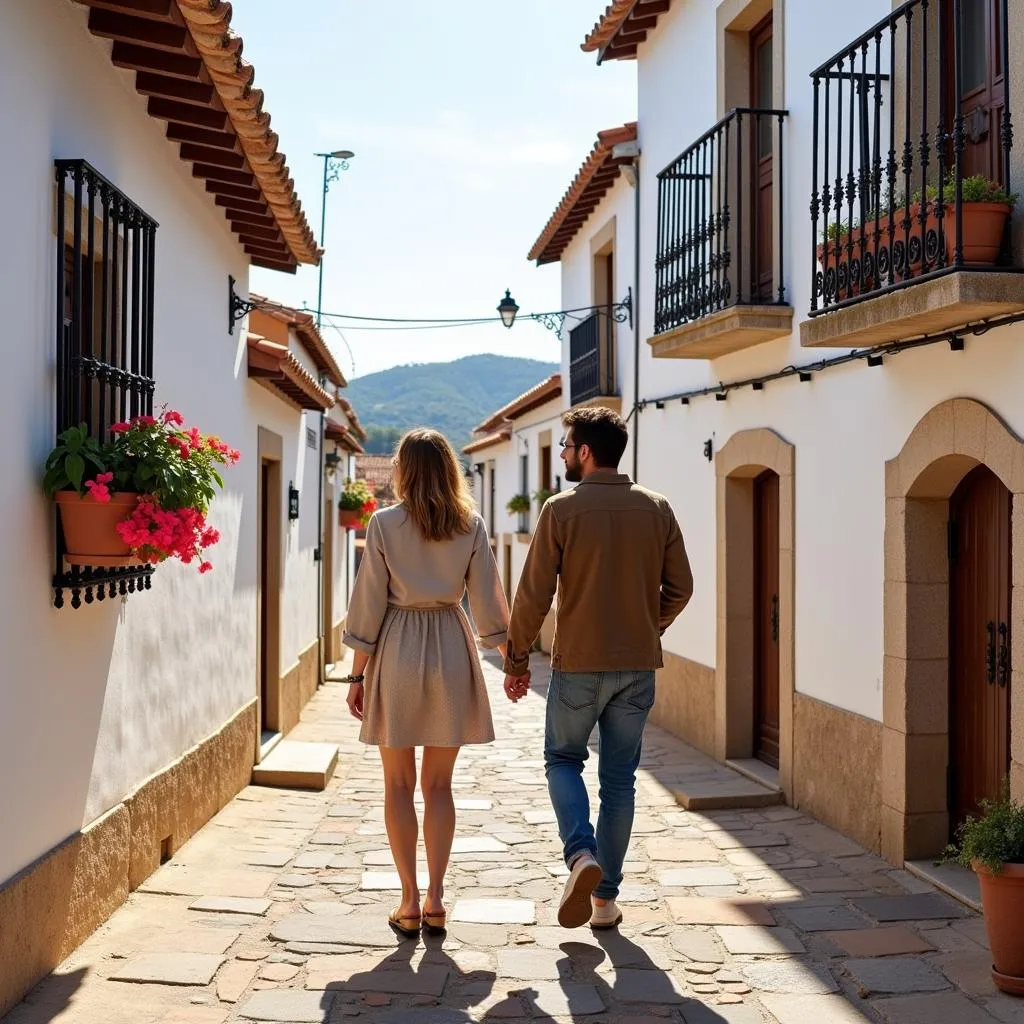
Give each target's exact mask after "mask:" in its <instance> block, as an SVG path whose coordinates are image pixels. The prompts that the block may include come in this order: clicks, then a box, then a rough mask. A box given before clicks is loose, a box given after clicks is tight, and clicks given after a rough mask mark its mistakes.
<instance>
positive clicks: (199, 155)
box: [181, 142, 245, 184]
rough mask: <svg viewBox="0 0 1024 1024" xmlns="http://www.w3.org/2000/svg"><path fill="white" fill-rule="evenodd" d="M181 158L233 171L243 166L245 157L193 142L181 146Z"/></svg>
mask: <svg viewBox="0 0 1024 1024" xmlns="http://www.w3.org/2000/svg"><path fill="white" fill-rule="evenodd" d="M181 158H182V160H192V161H194V162H196V163H202V164H211V165H213V166H214V167H230V168H231V169H232V170H235V171H237V170H240V169H241V168H242V167H244V166H245V157H244V156H243V155H242V154H241V153H232V152H231V151H230V150H227V149H213V148H212V147H211V146H200V145H198V144H196V143H195V142H183V143H182V144H181ZM227 180H228V181H230V180H231V179H230V178H228V179H227ZM241 184H244V183H241Z"/></svg>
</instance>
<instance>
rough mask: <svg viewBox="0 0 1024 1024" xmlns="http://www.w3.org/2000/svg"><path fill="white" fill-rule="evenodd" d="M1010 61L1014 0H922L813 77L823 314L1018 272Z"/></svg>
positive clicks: (818, 300)
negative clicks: (934, 285) (964, 277)
mask: <svg viewBox="0 0 1024 1024" xmlns="http://www.w3.org/2000/svg"><path fill="white" fill-rule="evenodd" d="M1008 59H1009V58H1008V35H1007V3H1006V0H909V2H907V3H904V4H902V5H901V6H899V7H897V8H896V9H895V10H894V11H893V12H892V13H891V14H890V15H888V16H887V17H885V18H883V19H882V20H881V21H880V22H878V24H876V25H875V26H874V27H872V28H871V29H869V30H868V31H867V32H865V33H864V34H863V35H861V36H859V37H858V38H857V39H855V40H854V41H853V42H852V43H851V44H850V45H849V46H847V47H846V48H844V49H843V50H841V51H840V52H839V53H838V54H836V55H835V56H834V57H833V58H832V59H831V60H829V61H827V62H826V63H825V64H823V65H822V66H821V67H819V68H818V69H817V70H816V71H814V72H813V73H812V75H811V78H812V81H813V89H814V127H813V154H814V155H813V160H814V163H813V179H812V198H811V221H812V224H813V254H812V262H811V265H812V267H813V268H814V270H813V279H812V297H811V315H812V316H815V315H818V314H821V313H828V312H831V311H833V310H836V309H839V308H841V307H844V306H848V305H852V304H855V303H858V302H860V301H861V300H863V299H865V298H871V297H876V296H879V295H881V294H884V293H886V292H890V291H894V290H898V289H904V288H906V287H908V286H910V285H914V284H918V283H921V282H924V281H926V280H929V279H932V278H936V277H939V276H942V275H946V274H950V273H953V272H955V271H960V270H964V269H970V270H971V271H985V270H988V271H992V270H998V269H1003V270H1005V269H1006V267H1007V265H1008V264H1009V262H1010V251H1009V231H1008V227H1007V225H1008V219H1009V216H1008V215H1009V212H1010V204H1009V202H1008V200H1009V197H1008V196H1007V194H1006V189H1007V187H1008V183H1009V181H1010V147H1011V144H1012V129H1011V120H1010V106H1009V91H1008V84H1009V83H1008V76H1007V74H1006V68H1007V65H1008ZM950 318H951V319H952V320H956V319H957V314H956V313H955V312H951V313H950ZM842 340H843V339H842V338H838V339H837V340H835V341H832V342H829V341H821V342H808V341H806V340H805V342H804V343H805V344H808V343H822V344H829V343H832V344H838V343H840V342H841V341H842Z"/></svg>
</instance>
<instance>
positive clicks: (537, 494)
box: [533, 487, 558, 509]
mask: <svg viewBox="0 0 1024 1024" xmlns="http://www.w3.org/2000/svg"><path fill="white" fill-rule="evenodd" d="M557 493H558V492H557V491H552V490H549V489H548V488H547V487H542V488H541V489H540V490H539V491H534V493H533V500H534V501H535V502H537V508H538V509H542V508H543V507H544V503H545V502H546V501H547V500H548V498H551V497H554V495H556V494H557Z"/></svg>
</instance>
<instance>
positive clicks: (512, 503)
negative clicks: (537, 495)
mask: <svg viewBox="0 0 1024 1024" xmlns="http://www.w3.org/2000/svg"><path fill="white" fill-rule="evenodd" d="M505 508H506V509H508V511H509V514H510V515H516V514H518V513H520V512H529V511H530V496H529V495H528V494H514V495H513V496H512V497H511V498H509V500H508V504H507V505H506V506H505Z"/></svg>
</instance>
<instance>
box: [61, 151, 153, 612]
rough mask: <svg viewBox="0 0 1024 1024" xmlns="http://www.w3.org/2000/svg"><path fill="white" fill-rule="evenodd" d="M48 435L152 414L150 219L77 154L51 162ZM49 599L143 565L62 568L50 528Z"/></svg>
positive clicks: (127, 579) (106, 431)
mask: <svg viewBox="0 0 1024 1024" xmlns="http://www.w3.org/2000/svg"><path fill="white" fill-rule="evenodd" d="M56 178H57V239H56V242H57V244H56V261H55V262H56V272H57V294H58V295H59V296H60V299H59V303H60V307H61V308H60V309H59V311H58V317H57V337H56V339H55V346H56V350H57V351H56V357H57V358H56V390H57V394H56V412H57V415H56V428H57V429H56V432H57V433H58V434H59V433H61V432H62V431H64V430H66V429H67V428H68V427H72V426H77V425H78V424H80V423H84V424H85V425H86V426H87V427H88V429H89V432H90V433H91V434H92V435H93V436H94V437H96V438H97V439H99V440H106V439H107V438H109V436H110V427H111V426H112V425H113V424H114V423H117V422H118V421H119V420H125V419H129V418H130V417H132V416H138V415H152V414H153V392H154V390H155V382H154V379H153V310H154V271H155V266H156V229H157V223H156V221H154V220H153V219H152V218H151V217H149V216H147V214H146V213H145V212H144V211H143V210H141V209H140V208H139V207H138V206H136V205H135V204H134V203H133V202H132V201H131V200H130V199H128V197H127V196H125V195H124V194H123V193H122V192H120V191H119V190H118V189H117V188H115V187H114V185H112V184H111V183H110V182H109V181H107V179H106V178H104V177H103V176H102V175H101V174H100V173H99V172H98V171H96V170H95V169H94V168H93V167H91V166H90V165H89V164H87V163H86V162H85V161H84V160H58V161H57V162H56ZM56 530H57V537H56V557H57V565H56V571H55V573H54V579H53V585H54V605H55V606H56V607H58V608H60V607H63V605H64V591H65V590H70V591H71V605H72V607H74V608H77V607H79V606H80V605H81V603H82V600H83V597H84V600H85V601H86V603H90V602H91V601H93V600H94V599H98V600H102V599H103V598H104V597H107V596H109V597H114V596H116V595H117V594H118V593H120V594H127V593H130V592H133V591H134V590H136V589H140V590H141V589H148V588H149V586H150V576H151V575H152V571H153V570H152V568H151V567H149V566H132V567H116V568H113V567H101V566H88V565H87V566H78V565H67V564H65V559H64V539H63V536H62V535H61V531H60V526H59V525H58V526H57V527H56Z"/></svg>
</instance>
